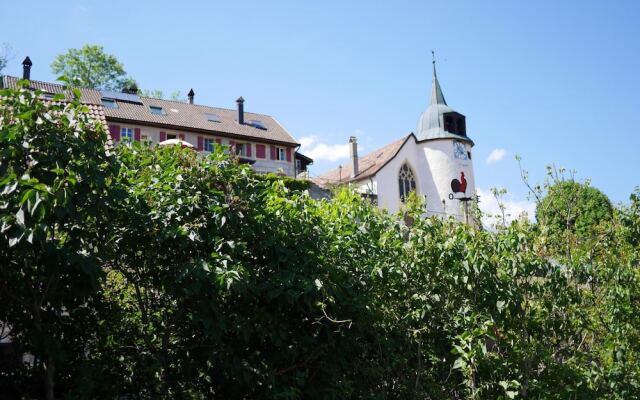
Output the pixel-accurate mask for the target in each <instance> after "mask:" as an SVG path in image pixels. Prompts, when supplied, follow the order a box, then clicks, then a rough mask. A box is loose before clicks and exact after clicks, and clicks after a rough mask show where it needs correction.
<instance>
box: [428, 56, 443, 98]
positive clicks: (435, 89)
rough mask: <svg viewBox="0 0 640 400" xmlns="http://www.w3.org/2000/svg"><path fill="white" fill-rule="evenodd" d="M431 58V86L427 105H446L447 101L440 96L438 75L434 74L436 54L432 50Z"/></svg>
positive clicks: (440, 89)
mask: <svg viewBox="0 0 640 400" xmlns="http://www.w3.org/2000/svg"><path fill="white" fill-rule="evenodd" d="M431 57H432V58H433V61H432V63H433V84H432V85H431V100H430V101H429V105H434V104H444V105H445V106H446V105H447V101H446V100H445V99H444V94H442V88H440V82H438V75H437V74H436V53H435V52H434V51H433V50H432V51H431Z"/></svg>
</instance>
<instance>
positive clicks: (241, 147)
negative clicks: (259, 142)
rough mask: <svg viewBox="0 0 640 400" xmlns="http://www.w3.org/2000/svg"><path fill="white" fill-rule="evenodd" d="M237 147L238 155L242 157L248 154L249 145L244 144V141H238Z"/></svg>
mask: <svg viewBox="0 0 640 400" xmlns="http://www.w3.org/2000/svg"><path fill="white" fill-rule="evenodd" d="M235 148H236V155H238V156H242V157H244V156H246V155H247V147H246V146H245V145H244V143H236V144H235Z"/></svg>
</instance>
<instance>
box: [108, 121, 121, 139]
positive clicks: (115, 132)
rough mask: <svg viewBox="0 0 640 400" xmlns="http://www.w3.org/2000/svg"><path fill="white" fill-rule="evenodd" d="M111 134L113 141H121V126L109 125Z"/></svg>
mask: <svg viewBox="0 0 640 400" xmlns="http://www.w3.org/2000/svg"><path fill="white" fill-rule="evenodd" d="M109 133H110V134H111V140H112V141H114V142H118V141H120V125H109Z"/></svg>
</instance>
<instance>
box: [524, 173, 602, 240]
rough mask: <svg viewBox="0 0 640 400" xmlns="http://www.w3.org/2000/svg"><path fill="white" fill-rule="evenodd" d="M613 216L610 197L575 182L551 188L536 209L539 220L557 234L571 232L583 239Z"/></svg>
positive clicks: (566, 182)
mask: <svg viewBox="0 0 640 400" xmlns="http://www.w3.org/2000/svg"><path fill="white" fill-rule="evenodd" d="M612 217H613V207H612V206H611V202H610V201H609V198H608V197H607V196H606V195H605V194H604V193H602V192H601V191H600V190H598V189H597V188H594V187H593V186H590V185H589V184H587V183H580V182H576V181H574V180H561V181H558V182H556V183H554V184H553V185H551V186H550V187H549V188H548V191H547V195H546V196H545V197H544V198H543V199H542V200H541V201H540V203H539V204H538V205H537V207H536V218H537V220H538V221H539V222H540V224H541V225H544V226H546V227H548V228H549V229H551V230H552V231H553V232H554V233H561V232H565V231H566V232H569V233H572V234H575V235H577V236H578V237H579V238H581V239H586V238H588V237H592V236H593V235H594V234H595V233H596V230H597V227H598V226H599V225H600V224H601V223H603V222H606V221H610V220H611V218H612Z"/></svg>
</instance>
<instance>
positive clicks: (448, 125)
mask: <svg viewBox="0 0 640 400" xmlns="http://www.w3.org/2000/svg"><path fill="white" fill-rule="evenodd" d="M444 130H445V131H447V132H454V133H455V130H456V129H455V128H454V126H453V117H452V116H451V115H447V116H445V117H444Z"/></svg>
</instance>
